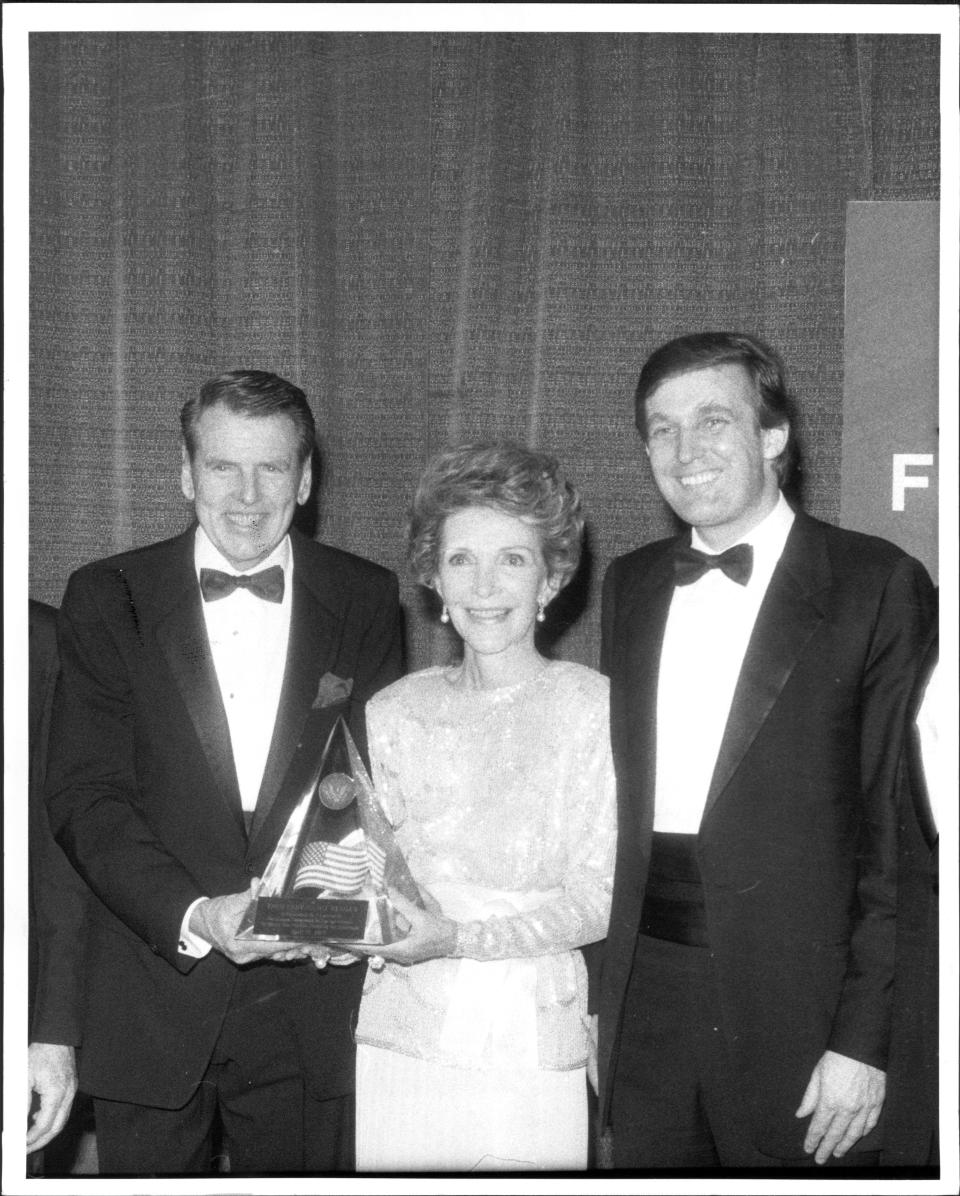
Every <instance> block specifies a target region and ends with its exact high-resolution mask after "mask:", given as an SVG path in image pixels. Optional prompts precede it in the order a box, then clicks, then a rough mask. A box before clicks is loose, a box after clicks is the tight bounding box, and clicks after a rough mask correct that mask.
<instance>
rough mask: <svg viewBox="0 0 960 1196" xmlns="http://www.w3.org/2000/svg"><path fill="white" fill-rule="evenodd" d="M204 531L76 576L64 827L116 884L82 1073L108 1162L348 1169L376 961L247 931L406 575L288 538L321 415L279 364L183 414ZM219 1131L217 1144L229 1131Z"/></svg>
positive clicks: (389, 665)
mask: <svg viewBox="0 0 960 1196" xmlns="http://www.w3.org/2000/svg"><path fill="white" fill-rule="evenodd" d="M181 427H182V432H183V450H182V467H181V486H182V490H183V493H184V495H185V497H186V498H187V499H189V500H190V501H191V502H192V503H193V504H194V508H195V511H196V518H197V525H195V526H193V527H191V528H190V529H189V530H188V531H186V532H185V533H184V534H182V535H180V536H177V537H176V538H174V539H172V540H167V541H164V542H163V543H159V544H154V545H151V546H149V547H147V548H141V549H138V550H135V551H131V552H125V553H122V554H120V555H119V556H114V557H111V558H109V559H107V560H103V561H98V562H95V563H94V564H91V565H87V566H85V567H84V568H82V569H80V570H79V571H78V572H77V573H75V574H74V575H73V576H72V577H71V579H70V582H69V585H68V587H67V592H66V596H65V598H64V601H63V605H62V608H61V614H60V624H59V635H60V649H61V662H62V680H61V684H60V687H59V689H58V692H57V700H56V703H55V709H54V717H53V725H52V731H51V747H50V762H49V774H48V782H47V795H48V806H49V812H50V820H51V825H52V826H53V829H54V833H55V834H56V836H57V838H58V840H59V842H60V843H61V845H62V846H63V848H64V850H65V851H66V853H67V855H68V856H69V858H70V859H71V860H72V861H73V863H74V865H75V867H76V868H77V870H78V871H79V872H80V874H81V875H82V876H83V877H84V879H85V880H86V881H87V883H88V885H89V886H90V888H91V889H92V891H93V893H94V894H95V898H96V900H95V901H94V902H93V903H92V911H91V915H90V928H89V942H88V950H87V972H88V975H87V996H86V1005H85V1016H84V1022H83V1050H82V1055H81V1063H80V1085H81V1087H82V1088H83V1089H84V1090H85V1091H87V1092H89V1093H91V1094H92V1095H93V1097H94V1107H95V1114H96V1124H97V1139H98V1150H99V1157H100V1169H101V1172H104V1173H113V1174H116V1173H128V1174H151V1173H158V1172H206V1171H211V1170H216V1169H217V1168H218V1167H222V1166H223V1162H222V1161H220V1162H218V1161H217V1160H215V1159H214V1157H213V1154H212V1150H213V1145H214V1143H215V1142H216V1141H220V1140H222V1142H223V1145H224V1149H225V1154H226V1157H227V1158H228V1159H229V1167H230V1169H231V1170H232V1171H239V1172H245V1173H250V1172H268V1173H271V1174H274V1173H282V1172H302V1171H339V1170H348V1169H349V1168H350V1167H351V1155H352V1129H351V1098H350V1095H349V1094H350V1093H351V1090H352V1083H353V1044H352V1039H351V1030H352V1018H353V1016H354V1011H355V1009H356V1007H357V1004H358V1001H359V995H360V987H361V983H362V975H361V968H360V967H352V968H330V969H326V970H324V971H321V970H319V969H318V968H316V967H315V966H314V964H313V962H311V961H310V960H308V959H306V958H302V959H301V958H297V957H296V956H297V954H298V953H297V951H296V950H295V949H285V945H284V944H282V943H278V944H271V943H251V942H250V941H244V940H238V939H237V938H236V937H235V936H236V931H237V929H238V926H239V921H240V918H241V916H242V914H243V912H244V910H245V908H246V906H247V903H248V900H249V895H250V891H251V882H252V878H256V877H258V876H260V875H261V874H262V872H263V870H264V868H265V866H266V864H267V862H268V860H269V858H270V855H271V853H272V851H273V848H274V846H275V844H276V842H277V839H278V837H279V835H280V832H281V831H282V829H283V827H284V825H285V823H286V821H287V818H288V816H289V814H290V811H291V809H292V807H293V805H294V803H295V801H296V800H297V798H298V797H299V796H300V792H301V789H302V787H303V784H304V781H305V778H306V777H308V776H309V773H310V767H311V764H312V763H313V762H314V761H315V759H316V756H317V753H318V750H319V747H320V746H322V744H323V742H324V740H325V738H326V736H327V734H328V733H329V731H330V729H331V728H332V726H333V725H334V722H335V720H336V718H337V716H338V715H340V714H343V715H345V716H346V717H347V718H348V720H349V722H350V723H351V725H352V728H353V730H354V733H355V734H356V735H357V736H358V737H359V738H360V740H361V742H362V736H363V720H362V711H363V704H364V702H365V701H366V699H367V698H369V697H370V696H371V695H372V694H373V693H374V692H376V691H377V690H378V689H380V688H381V687H382V686H384V685H386V684H388V683H389V682H391V681H393V680H394V679H395V678H396V677H397V676H398V675H399V672H400V623H399V604H398V596H397V581H396V578H395V576H394V575H393V574H391V573H389V572H388V571H387V570H385V569H383V568H381V567H379V566H377V565H374V564H372V563H370V562H368V561H365V560H362V559H360V558H359V557H356V556H352V555H350V554H348V553H345V552H341V551H338V550H336V549H333V548H330V547H326V546H323V545H320V544H317V543H314V542H313V541H311V540H309V539H307V538H306V537H304V536H302V535H301V534H300V533H298V532H297V531H296V530H295V529H291V526H290V525H291V521H292V517H293V515H294V513H295V511H296V508H297V505H298V504H302V503H304V502H306V500H307V498H308V496H309V494H310V490H311V457H312V454H313V451H314V422H313V416H312V414H311V411H310V408H309V406H308V404H307V401H306V398H305V396H304V393H303V391H302V390H300V389H299V387H297V386H294V385H293V384H292V383H290V382H287V381H285V380H284V379H282V378H278V377H277V376H276V375H273V374H268V373H265V372H262V371H246V372H243V371H235V372H232V373H228V374H224V375H221V376H220V377H218V378H215V379H212V380H211V381H209V382H207V383H206V384H205V385H204V386H203V387H202V389H201V390H200V393H199V395H198V396H195V397H193V398H192V399H190V400H189V401H188V402H187V403H186V404H185V405H184V408H183V411H182V412H181ZM218 1135H219V1136H218Z"/></svg>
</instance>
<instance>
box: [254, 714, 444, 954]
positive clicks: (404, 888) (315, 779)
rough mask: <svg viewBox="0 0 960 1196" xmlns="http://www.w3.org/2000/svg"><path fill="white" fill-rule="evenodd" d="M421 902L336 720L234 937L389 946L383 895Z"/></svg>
mask: <svg viewBox="0 0 960 1196" xmlns="http://www.w3.org/2000/svg"><path fill="white" fill-rule="evenodd" d="M390 889H394V890H396V891H397V892H399V893H401V894H402V895H403V896H404V897H406V898H407V900H408V901H412V902H414V903H415V904H416V905H419V906H421V907H422V905H423V901H422V898H421V896H420V892H419V890H418V888H417V885H416V882H415V881H414V879H413V877H412V876H411V874H410V869H409V868H408V867H407V863H406V860H405V859H404V858H403V855H402V854H401V852H400V849H399V847H398V846H397V843H396V839H395V838H394V834H393V828H392V827H391V826H390V823H389V822H388V821H387V818H386V815H385V814H384V812H383V809H382V808H381V806H380V802H379V800H378V799H377V795H376V792H375V790H374V788H373V782H372V781H371V780H370V777H369V774H368V773H367V770H366V768H365V767H364V764H363V760H362V759H361V757H360V753H359V752H358V751H357V747H356V744H355V743H354V741H353V737H352V736H351V734H350V731H349V730H348V728H347V724H346V723H345V722H344V720H343V718H342V717H341V718H338V719H337V721H336V723H335V724H334V727H333V730H332V731H331V732H330V736H329V738H328V739H327V742H326V745H325V747H324V750H323V754H322V756H321V758H320V763H319V765H318V767H317V769H316V771H315V772H314V774H313V776H312V777H311V778H310V782H309V784H308V785H307V787H306V789H305V790H304V793H303V796H302V797H301V798H300V800H299V802H298V803H297V805H296V806H295V808H294V810H293V813H292V814H291V815H290V817H289V819H288V820H287V825H286V827H285V828H284V831H283V834H282V835H281V836H280V841H279V842H278V844H277V846H276V849H275V850H274V853H273V855H272V857H271V859H270V863H269V864H268V865H267V868H266V870H265V872H264V874H263V879H262V880H261V882H260V889H259V891H258V894H257V897H256V899H255V900H254V901H252V902H251V903H250V908H249V909H248V910H247V913H246V915H245V917H244V920H243V923H242V924H241V927H240V931H239V933H238V937H241V938H260V939H283V940H286V941H290V942H301V943H350V942H363V943H391V942H394V941H395V940H396V939H398V938H402V937H403V936H402V934H401V933H400V932H399V931H398V929H397V920H396V911H395V910H394V907H393V903H392V902H391V901H390V896H389V892H388V890H390Z"/></svg>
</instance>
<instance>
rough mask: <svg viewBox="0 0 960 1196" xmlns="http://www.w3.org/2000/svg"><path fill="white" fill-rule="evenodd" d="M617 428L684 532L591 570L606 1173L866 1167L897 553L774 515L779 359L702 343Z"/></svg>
mask: <svg viewBox="0 0 960 1196" xmlns="http://www.w3.org/2000/svg"><path fill="white" fill-rule="evenodd" d="M636 415H637V426H638V428H639V430H640V433H641V436H642V439H643V442H644V445H645V448H646V452H647V455H648V457H649V460H650V465H651V468H652V471H653V476H654V478H655V480H656V483H657V485H658V487H659V489H660V491H661V493H662V494H663V496H664V498H665V499H666V501H667V502H668V503H669V504H670V506H671V507H672V508H673V510H674V512H675V513H676V514H677V515H678V516H679V517H680V519H681V520H683V521H684V522H685V523H686V524H689V525H690V527H691V529H692V531H688V532H686V533H685V534H683V535H681V536H679V537H676V538H674V539H671V540H663V541H660V542H658V543H655V544H650V545H647V546H646V547H644V548H641V549H639V550H637V551H635V552H632V553H629V554H627V555H626V556H623V557H620V558H619V559H618V560H616V561H614V563H613V564H612V565H611V567H610V569H609V571H608V573H607V576H606V579H605V582H604V595H603V622H602V668H603V671H604V672H605V673H607V674H608V675H609V676H610V679H611V704H612V708H611V734H612V737H613V749H614V759H615V763H616V767H617V775H618V793H619V797H618V800H619V844H618V855H617V866H616V876H615V882H614V895H613V908H612V913H611V920H610V929H609V934H608V937H607V940H606V945H605V948H604V950H603V953H602V955H601V956H600V957H599V958H598V961H595V967H594V968H593V975H592V976H591V981H592V986H593V987H594V988H595V989H596V988H598V989H599V1035H600V1042H599V1066H600V1125H601V1128H602V1129H603V1130H604V1131H609V1132H610V1134H611V1136H612V1150H613V1156H612V1161H613V1165H614V1166H615V1167H617V1168H682V1169H699V1168H712V1167H723V1168H757V1167H791V1166H810V1165H812V1164H814V1163H816V1164H825V1163H830V1164H832V1165H840V1164H841V1163H842V1164H851V1163H853V1164H856V1163H858V1162H859V1163H861V1164H864V1165H872V1164H874V1163H875V1162H876V1160H877V1155H876V1151H877V1145H878V1133H879V1131H877V1132H872V1131H874V1127H876V1125H877V1122H878V1118H879V1116H880V1113H881V1110H882V1107H883V1101H884V1089H885V1068H886V1064H887V1047H888V1033H889V1020H890V1008H889V1002H890V986H891V979H892V976H893V969H894V955H895V942H896V925H895V917H896V910H897V837H898V824H897V800H896V783H895V782H896V773H897V763H898V758H899V753H900V745H901V742H902V738H903V728H904V714H905V708H906V703H907V699H908V695H909V692H910V687H911V682H912V677H913V672H914V661H915V660H916V657H917V653H918V649H919V645H920V643H921V641H922V637H923V634H924V631H925V627H926V625H927V623H928V621H929V619H930V618H931V615H932V609H933V608H932V587H931V584H930V581H929V578H928V577H927V575H926V573H925V571H924V569H923V567H922V566H921V565H920V564H919V563H918V562H917V561H915V560H914V559H912V558H911V557H909V556H907V555H906V554H905V553H903V552H901V551H900V550H899V549H898V548H896V547H894V546H893V545H892V544H889V543H887V542H885V541H882V540H878V539H876V538H873V537H868V536H865V535H860V534H857V533H854V532H848V531H843V530H841V529H839V528H836V527H833V526H830V525H828V524H825V523H822V522H820V521H818V520H816V519H812V518H810V517H809V516H807V515H805V514H803V513H802V512H800V511H795V510H794V509H793V508H792V507H791V506H790V504H788V502H787V501H786V499H785V498H784V496H783V493H782V490H781V488H782V486H784V485H785V484H786V483H787V481H788V476H789V471H790V468H791V465H792V457H793V453H794V445H793V431H792V428H791V423H790V418H791V416H790V405H789V401H788V397H787V393H786V389H785V386H784V379H783V370H782V366H781V363H780V361H779V358H778V357H777V356H776V354H774V353H773V351H772V350H770V349H769V348H768V347H767V346H765V345H763V344H762V343H761V342H759V341H758V340H756V339H755V338H753V337H750V336H745V335H741V334H733V333H702V334H695V335H691V336H685V337H680V338H678V339H677V340H674V341H671V342H669V343H668V344H666V345H664V346H662V347H661V348H660V349H658V350H657V351H656V352H655V353H654V354H653V355H652V356H651V357H650V358H649V359H648V361H647V362H646V364H645V365H644V367H643V370H642V372H641V374H640V380H639V384H638V387H637V395H636Z"/></svg>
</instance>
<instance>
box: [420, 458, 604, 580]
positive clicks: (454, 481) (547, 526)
mask: <svg viewBox="0 0 960 1196" xmlns="http://www.w3.org/2000/svg"><path fill="white" fill-rule="evenodd" d="M466 507H489V508H490V509H491V510H494V511H500V512H501V513H502V514H504V515H513V516H515V517H516V518H518V519H522V520H523V521H524V522H525V523H528V524H529V525H530V526H531V527H533V528H535V529H536V531H537V533H538V534H539V537H540V547H541V550H542V552H543V559H544V563H545V564H546V567H547V576H548V577H549V578H550V580H551V581H553V582H555V583H556V585H557V587H558V588H560V587H562V586H564V585H566V584H567V582H568V581H569V580H570V578H571V577H572V576H573V575H574V573H575V572H576V571H577V565H578V564H579V563H580V544H581V540H582V538H583V515H582V514H581V509H580V508H581V503H580V495H579V494H578V493H577V491H576V490H575V489H574V487H573V486H572V485H571V484H570V483H569V482H568V481H567V480H566V478H565V477H564V476H563V473H562V471H561V469H560V464H559V462H558V461H557V460H556V458H555V457H551V456H549V455H548V454H547V453H540V452H537V451H536V450H534V449H528V448H524V447H523V445H520V444H515V443H513V442H511V441H503V440H501V441H481V442H477V443H473V444H461V445H457V446H455V447H453V448H447V449H444V450H443V451H442V452H440V453H438V454H437V455H436V456H435V457H434V458H433V459H432V460H431V461H430V463H429V464H428V465H427V467H426V469H425V470H424V472H423V476H422V477H421V478H420V484H419V485H418V487H417V492H416V494H415V495H414V499H413V507H412V509H411V512H410V522H409V537H408V545H407V548H408V551H407V557H408V561H409V563H410V569H411V571H412V573H413V575H414V576H415V577H416V579H417V580H418V581H419V582H421V583H422V584H423V585H430V584H432V582H433V580H434V578H435V577H436V576H437V573H438V572H439V569H440V550H441V541H442V536H443V525H444V522H445V521H446V519H447V516H449V515H452V514H453V513H454V512H455V511H461V510H463V509H464V508H466Z"/></svg>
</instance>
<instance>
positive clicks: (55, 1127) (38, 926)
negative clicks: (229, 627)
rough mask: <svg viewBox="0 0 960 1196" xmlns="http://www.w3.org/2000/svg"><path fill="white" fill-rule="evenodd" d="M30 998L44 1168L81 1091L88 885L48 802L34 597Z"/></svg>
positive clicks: (41, 658) (53, 647)
mask: <svg viewBox="0 0 960 1196" xmlns="http://www.w3.org/2000/svg"><path fill="white" fill-rule="evenodd" d="M28 637H29V685H28V691H29V702H28V714H29V742H30V763H29V781H28V785H29V799H30V804H29V869H28V872H29V877H28V884H29V896H30V921H29V984H28V993H29V1004H30V1031H29V1033H30V1043H29V1046H28V1048H27V1068H28V1077H27V1084H28V1092H29V1094H30V1097H31V1116H30V1122H29V1126H28V1129H27V1150H28V1152H30V1153H31V1154H33V1155H34V1158H35V1161H33V1162H32V1163H31V1166H32V1168H33V1169H34V1170H35V1171H36V1172H38V1173H39V1171H41V1170H43V1171H46V1173H47V1174H50V1171H49V1169H48V1168H46V1167H45V1166H44V1165H43V1164H42V1162H41V1159H42V1156H40V1155H37V1153H36V1152H38V1151H42V1150H43V1148H44V1147H45V1146H48V1145H49V1144H50V1143H51V1142H52V1141H53V1139H54V1138H56V1137H57V1135H58V1134H59V1133H60V1131H61V1130H62V1129H63V1127H64V1125H65V1124H66V1121H67V1118H68V1117H69V1115H70V1109H71V1107H72V1105H73V1098H74V1096H75V1094H76V1091H77V1068H76V1048H77V1047H78V1046H79V1044H80V1006H81V993H82V982H83V939H84V932H85V928H86V914H85V908H86V892H87V890H86V885H84V883H83V881H81V879H80V878H79V876H77V874H76V872H75V871H74V870H73V868H72V867H71V866H70V864H69V863H68V862H67V860H66V858H65V857H64V854H63V852H62V851H61V850H60V848H59V847H58V846H57V844H56V843H55V842H54V839H53V836H52V835H51V833H50V824H49V821H48V820H47V810H46V806H45V804H44V800H43V787H44V777H45V774H46V760H47V739H48V736H49V731H50V711H51V708H52V706H53V694H54V689H55V687H56V680H57V674H58V672H59V668H60V662H59V657H58V655H57V612H56V610H55V609H54V608H53V607H52V606H47V605H46V604H45V603H43V602H35V601H34V600H33V599H32V598H31V599H30V608H29V622H28Z"/></svg>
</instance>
